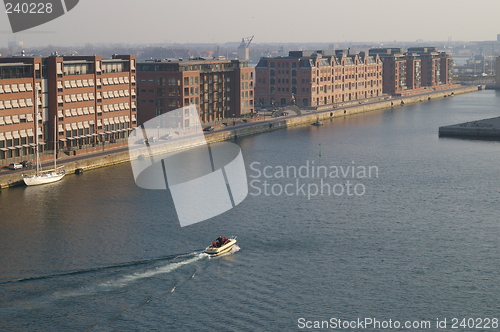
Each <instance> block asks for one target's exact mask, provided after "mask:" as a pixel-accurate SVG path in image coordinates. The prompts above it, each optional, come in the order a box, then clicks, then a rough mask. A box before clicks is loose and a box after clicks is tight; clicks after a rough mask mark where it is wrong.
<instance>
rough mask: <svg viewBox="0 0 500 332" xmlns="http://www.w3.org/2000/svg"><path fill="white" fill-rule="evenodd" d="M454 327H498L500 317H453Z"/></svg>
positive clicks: (452, 325)
mask: <svg viewBox="0 0 500 332" xmlns="http://www.w3.org/2000/svg"><path fill="white" fill-rule="evenodd" d="M451 328H452V329H460V328H464V329H497V328H498V318H468V319H467V318H463V319H462V320H460V319H458V318H452V320H451Z"/></svg>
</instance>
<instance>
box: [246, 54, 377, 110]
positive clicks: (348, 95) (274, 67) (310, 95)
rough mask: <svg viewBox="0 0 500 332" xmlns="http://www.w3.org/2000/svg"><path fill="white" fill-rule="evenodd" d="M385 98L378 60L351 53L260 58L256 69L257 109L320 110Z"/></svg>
mask: <svg viewBox="0 0 500 332" xmlns="http://www.w3.org/2000/svg"><path fill="white" fill-rule="evenodd" d="M381 94H382V63H381V61H380V59H379V57H378V56H368V55H367V54H365V53H359V54H350V53H349V51H347V52H345V51H340V50H337V51H325V50H319V51H291V52H289V56H288V57H274V58H261V59H260V61H259V63H258V64H257V66H256V68H255V103H256V106H258V107H261V108H265V107H275V106H285V105H291V104H296V105H297V106H299V107H309V106H312V107H317V106H321V105H329V104H334V103H341V102H345V101H352V100H359V99H365V98H371V97H377V96H380V95H381Z"/></svg>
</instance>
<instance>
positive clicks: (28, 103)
mask: <svg viewBox="0 0 500 332" xmlns="http://www.w3.org/2000/svg"><path fill="white" fill-rule="evenodd" d="M32 106H33V99H31V98H27V99H13V100H0V110H4V109H11V108H23V107H32Z"/></svg>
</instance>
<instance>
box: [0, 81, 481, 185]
mask: <svg viewBox="0 0 500 332" xmlns="http://www.w3.org/2000/svg"><path fill="white" fill-rule="evenodd" d="M481 88H484V87H481V86H461V87H458V88H454V89H451V90H445V91H433V92H429V93H426V94H421V95H416V96H406V97H397V98H389V99H387V100H384V101H378V102H374V103H367V104H363V103H362V102H361V103H359V104H358V105H349V106H345V107H337V108H329V109H325V108H323V109H321V110H320V111H316V112H314V113H309V114H302V115H301V116H296V117H291V118H276V119H273V120H271V121H268V122H264V123H259V122H256V123H253V124H252V125H251V126H243V127H235V128H234V129H232V130H224V131H220V132H217V131H216V132H213V133H209V134H207V135H206V136H205V140H206V141H207V142H208V143H213V142H220V141H225V140H231V139H235V138H238V137H243V136H249V135H255V134H259V133H264V132H269V131H273V130H278V129H283V128H288V127H294V126H299V125H306V124H307V125H311V124H312V123H313V122H315V121H318V120H319V121H321V120H326V119H331V118H338V117H342V116H347V115H352V114H359V113H365V112H370V111H375V110H380V109H386V108H391V107H404V105H409V104H415V103H420V102H424V101H429V100H433V99H438V98H445V97H450V96H452V95H457V94H462V93H468V92H473V91H478V90H481ZM199 144H200V140H199V139H188V140H179V141H178V142H175V141H172V142H169V144H168V149H169V151H177V150H182V149H187V148H190V147H193V146H197V145H199ZM139 151H140V150H139V149H138V150H137V151H135V152H134V151H133V152H132V153H130V154H129V152H128V151H123V152H118V153H112V154H108V155H106V156H99V157H92V156H89V157H88V158H86V159H82V160H78V161H71V162H67V163H62V164H63V165H65V166H66V172H67V173H68V174H71V173H74V172H75V170H77V169H83V170H84V171H85V170H90V169H94V168H100V167H105V166H110V165H115V164H119V163H124V162H128V161H129V160H130V158H137V157H138V155H139V154H140V152H139ZM151 153H152V154H161V153H165V147H164V146H163V147H162V146H161V145H160V146H151ZM18 185H23V181H22V179H21V178H20V172H16V173H13V174H5V175H3V174H1V173H0V189H3V188H8V187H13V186H18Z"/></svg>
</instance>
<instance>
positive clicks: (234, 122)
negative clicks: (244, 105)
mask: <svg viewBox="0 0 500 332" xmlns="http://www.w3.org/2000/svg"><path fill="white" fill-rule="evenodd" d="M235 125H236V121H234V113H233V126H235Z"/></svg>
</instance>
